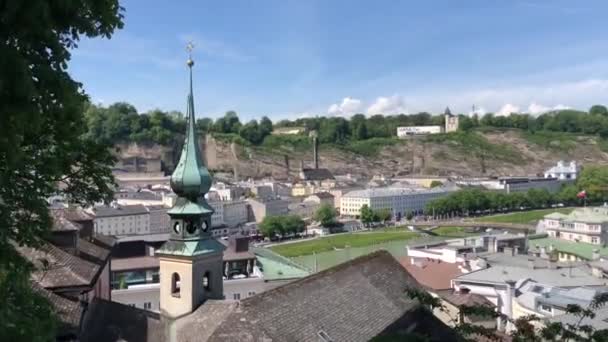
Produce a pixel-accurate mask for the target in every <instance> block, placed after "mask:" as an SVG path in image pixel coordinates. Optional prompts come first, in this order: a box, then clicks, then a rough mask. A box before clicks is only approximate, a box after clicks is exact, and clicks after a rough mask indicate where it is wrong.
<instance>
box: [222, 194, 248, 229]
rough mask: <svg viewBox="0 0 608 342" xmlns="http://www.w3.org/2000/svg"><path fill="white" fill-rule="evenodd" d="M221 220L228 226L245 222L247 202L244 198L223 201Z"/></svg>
mask: <svg viewBox="0 0 608 342" xmlns="http://www.w3.org/2000/svg"><path fill="white" fill-rule="evenodd" d="M221 203H222V204H223V207H224V208H223V210H222V212H223V216H224V218H223V221H224V224H225V225H226V226H228V227H236V226H240V225H242V224H245V223H246V222H247V202H246V201H245V200H234V201H224V202H221Z"/></svg>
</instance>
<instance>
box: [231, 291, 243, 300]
mask: <svg viewBox="0 0 608 342" xmlns="http://www.w3.org/2000/svg"><path fill="white" fill-rule="evenodd" d="M232 297H233V298H234V300H241V294H240V293H235V294H233V295H232Z"/></svg>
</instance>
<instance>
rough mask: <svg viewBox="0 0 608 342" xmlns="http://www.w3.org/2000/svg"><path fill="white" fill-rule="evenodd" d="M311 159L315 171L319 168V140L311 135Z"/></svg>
mask: <svg viewBox="0 0 608 342" xmlns="http://www.w3.org/2000/svg"><path fill="white" fill-rule="evenodd" d="M312 158H313V160H314V163H315V164H314V167H315V169H318V168H319V139H317V135H316V134H315V135H313V137H312Z"/></svg>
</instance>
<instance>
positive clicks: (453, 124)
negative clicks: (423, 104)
mask: <svg viewBox="0 0 608 342" xmlns="http://www.w3.org/2000/svg"><path fill="white" fill-rule="evenodd" d="M443 117H444V120H445V128H444V132H445V133H450V132H456V131H457V130H458V115H454V114H452V112H451V111H450V107H446V108H445V112H444V114H443Z"/></svg>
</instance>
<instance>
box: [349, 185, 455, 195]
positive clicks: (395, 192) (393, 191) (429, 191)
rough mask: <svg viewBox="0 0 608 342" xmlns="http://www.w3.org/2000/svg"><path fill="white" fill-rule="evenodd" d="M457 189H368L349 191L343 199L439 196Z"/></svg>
mask: <svg viewBox="0 0 608 342" xmlns="http://www.w3.org/2000/svg"><path fill="white" fill-rule="evenodd" d="M455 190H457V188H446V187H435V188H432V189H420V188H393V187H389V188H370V189H365V190H355V191H351V192H349V193H347V194H345V195H344V196H342V198H344V197H355V198H369V197H391V196H407V195H415V194H439V193H446V192H450V191H455Z"/></svg>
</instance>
